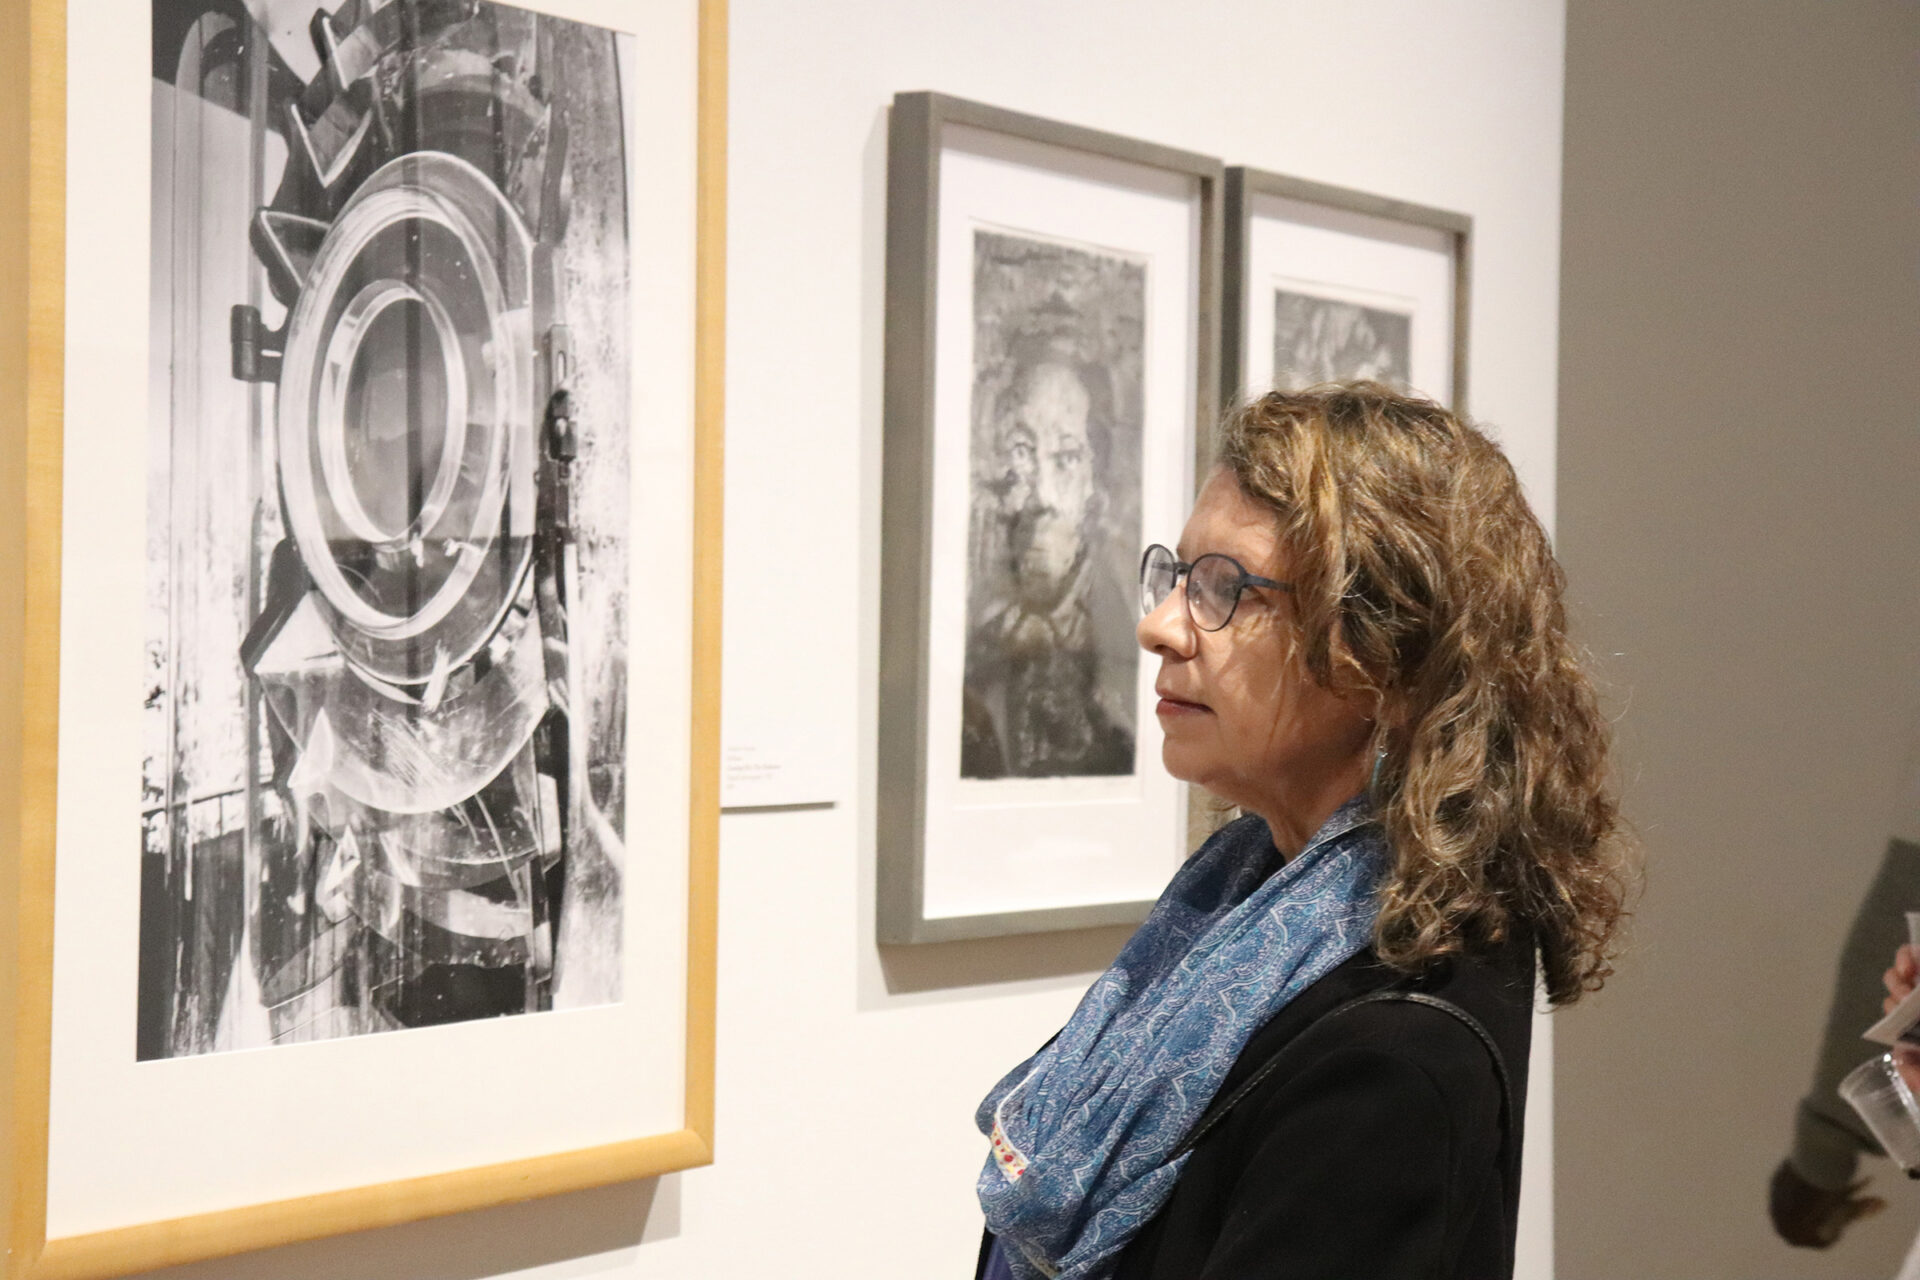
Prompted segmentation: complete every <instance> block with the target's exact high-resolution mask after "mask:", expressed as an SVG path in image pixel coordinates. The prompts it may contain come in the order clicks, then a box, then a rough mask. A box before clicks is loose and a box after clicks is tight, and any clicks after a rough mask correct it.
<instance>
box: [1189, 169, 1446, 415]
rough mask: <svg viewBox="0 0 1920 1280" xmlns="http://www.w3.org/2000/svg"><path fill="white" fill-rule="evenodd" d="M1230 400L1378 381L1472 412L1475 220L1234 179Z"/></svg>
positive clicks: (1382, 200)
mask: <svg viewBox="0 0 1920 1280" xmlns="http://www.w3.org/2000/svg"><path fill="white" fill-rule="evenodd" d="M1226 220H1227V248H1226V289H1225V294H1226V311H1225V316H1224V322H1223V326H1222V341H1221V351H1222V356H1223V359H1224V362H1225V363H1224V365H1223V378H1222V381H1223V383H1224V385H1225V387H1226V390H1227V393H1228V394H1229V395H1257V394H1259V393H1261V392H1264V391H1266V390H1267V389H1269V388H1270V387H1299V386H1308V385H1311V384H1313V383H1316V382H1331V381H1334V380H1337V379H1350V378H1373V379H1376V380H1378V381H1381V382H1386V383H1389V384H1391V385H1394V386H1397V387H1401V388H1403V389H1407V390H1413V391H1418V392H1421V393H1422V394H1425V395H1427V396H1430V397H1432V398H1433V399H1435V400H1437V401H1439V402H1440V403H1441V404H1444V405H1446V406H1448V407H1449V408H1451V409H1453V410H1454V411H1455V412H1456V413H1463V412H1465V410H1466V394H1467V303H1468V279H1469V266H1470V252H1471V248H1472V237H1473V220H1472V219H1471V218H1469V217H1467V216H1466V215H1465V214H1460V213H1452V212H1449V211H1447V210H1445V209H1433V208H1428V207H1427V206H1425V205H1418V204H1412V203H1409V202H1407V201H1404V200H1392V199H1388V198H1387V197H1384V196H1377V195H1371V194H1368V193H1367V192H1364V191H1351V190H1348V189H1347V188H1345V187H1332V186H1327V185H1325V184H1324V183H1318V182H1308V181H1305V180H1303V179H1300V178H1290V177H1284V176H1282V175H1280V174H1275V173H1266V172H1263V171H1261V170H1259V169H1245V168H1239V167H1235V168H1231V169H1228V170H1227V201H1226Z"/></svg>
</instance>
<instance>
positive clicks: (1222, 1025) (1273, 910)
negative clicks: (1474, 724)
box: [976, 793, 1388, 1280]
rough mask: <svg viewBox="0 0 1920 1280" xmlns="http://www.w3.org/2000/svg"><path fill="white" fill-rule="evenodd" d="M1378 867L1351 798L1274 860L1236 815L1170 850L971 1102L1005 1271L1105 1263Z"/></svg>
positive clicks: (1347, 938) (1372, 895)
mask: <svg viewBox="0 0 1920 1280" xmlns="http://www.w3.org/2000/svg"><path fill="white" fill-rule="evenodd" d="M1387 862H1388V859H1387V850H1386V842H1385V839H1384V837H1383V836H1382V835H1381V832H1380V827H1379V825H1378V824H1377V823H1376V822H1374V821H1373V815H1372V808H1371V804H1370V802H1369V800H1368V798H1367V796H1366V795H1365V794H1364V793H1362V794H1361V795H1359V796H1356V797H1355V798H1354V799H1352V800H1349V801H1348V802H1347V803H1346V804H1344V805H1342V806H1341V807H1340V808H1339V809H1338V810H1337V811H1336V812H1335V813H1334V815H1333V816H1332V817H1331V818H1329V819H1328V820H1327V822H1326V824H1325V825H1324V826H1322V827H1321V828H1320V830H1319V831H1318V832H1316V833H1315V834H1314V837H1313V839H1312V840H1310V841H1308V842H1307V847H1306V848H1305V849H1303V850H1301V852H1300V856H1298V857H1297V858H1294V859H1293V860H1292V861H1291V862H1287V863H1285V864H1284V865H1282V864H1281V858H1280V854H1279V852H1278V851H1277V850H1276V849H1275V848H1274V847H1273V841H1272V838H1271V836H1270V835H1269V833H1268V830H1267V824H1266V823H1265V822H1264V821H1263V820H1261V819H1259V818H1253V817H1249V818H1243V819H1241V820H1240V821H1238V822H1234V823H1231V824H1229V825H1228V826H1226V827H1225V828H1223V829H1221V830H1220V831H1218V832H1216V833H1215V834H1214V836H1213V838H1212V839H1210V840H1208V841H1207V842H1206V844H1204V845H1202V846H1201V847H1200V851H1199V852H1198V853H1196V854H1194V855H1193V857H1192V858H1190V859H1188V860H1187V863H1186V865H1184V866H1183V867H1181V868H1180V870H1179V871H1178V872H1177V873H1176V874H1175V875H1174V877H1173V880H1172V882H1171V883H1170V884H1169V885H1168V886H1167V889H1166V892H1165V893H1163V894H1161V895H1160V900H1159V901H1158V902H1157V903H1155V904H1154V907H1153V911H1152V912H1151V913H1150V914H1149V915H1148V916H1147V919H1146V923H1144V924H1142V925H1141V926H1140V930H1139V932H1137V933H1135V934H1134V935H1133V937H1132V939H1130V940H1129V941H1128V943H1127V945H1126V946H1125V947H1123V948H1122V949H1121V951H1120V956H1119V958H1118V959H1116V960H1115V961H1114V962H1113V967H1112V968H1110V969H1108V970H1107V971H1106V972H1105V973H1103V974H1101V975H1100V977H1099V978H1098V979H1097V980H1096V981H1095V982H1094V984H1093V986H1092V987H1091V988H1089V989H1088V991H1087V994H1086V996H1085V997H1084V998H1083V999H1082V1000H1081V1001H1080V1007H1079V1008H1078V1009H1076V1010H1074V1013H1073V1016H1072V1017H1071V1018H1069V1019H1068V1020H1067V1025H1066V1026H1065V1027H1063V1028H1062V1029H1061V1031H1060V1034H1059V1035H1058V1036H1056V1037H1054V1039H1053V1042H1052V1043H1051V1044H1048V1045H1047V1046H1046V1047H1045V1048H1043V1049H1041V1050H1040V1052H1038V1053H1036V1054H1034V1055H1033V1057H1031V1058H1029V1059H1027V1061H1025V1062H1023V1063H1021V1064H1020V1065H1019V1066H1017V1067H1015V1068H1014V1069H1013V1070H1012V1071H1010V1072H1009V1073H1007V1076H1006V1078H1005V1079H1003V1080H1001V1081H1000V1083H999V1084H997V1085H995V1086H994V1087H993V1089H992V1091H991V1092H990V1093H988V1094H987V1097H986V1100H985V1101H983V1102H982V1103H981V1104H980V1111H979V1114H978V1115H977V1117H976V1120H977V1122H978V1123H979V1125H980V1131H981V1132H982V1133H984V1134H986V1135H987V1136H988V1138H989V1140H990V1143H991V1151H990V1153H989V1155H988V1157H987V1164H986V1167H985V1168H984V1169H982V1170H981V1172H980V1182H979V1193H980V1207H981V1209H982V1210H984V1211H985V1213H986V1217H987V1227H988V1229H989V1230H991V1231H992V1232H993V1233H994V1234H995V1235H996V1236H998V1237H999V1239H1000V1243H1001V1245H1002V1248H1003V1250H1004V1252H1005V1255H1006V1259H1007V1262H1008V1264H1009V1266H1010V1267H1011V1269H1012V1271H1013V1275H1014V1277H1015V1280H1042V1278H1043V1277H1058V1280H1096V1278H1097V1277H1101V1276H1106V1275H1109V1274H1111V1272H1112V1269H1113V1267H1114V1266H1115V1265H1116V1264H1117V1262H1118V1258H1119V1253H1120V1250H1121V1249H1123V1248H1125V1247H1126V1244H1127V1242H1128V1241H1130V1240H1132V1239H1133V1237H1134V1235H1135V1234H1136V1233H1138V1232H1139V1230H1140V1228H1141V1227H1143V1226H1145V1225H1146V1223H1147V1221H1148V1220H1149V1219H1151V1218H1152V1217H1153V1215H1154V1214H1155V1213H1157V1212H1158V1211H1159V1209H1160V1206H1161V1205H1163V1204H1164V1203H1166V1200H1167V1197H1168V1196H1169V1195H1171V1194H1172V1193H1173V1185H1174V1183H1175V1181H1176V1180H1177V1179H1178V1178H1179V1176H1180V1168H1181V1166H1182V1165H1183V1164H1184V1163H1185V1162H1186V1158H1185V1157H1184V1156H1183V1157H1181V1159H1180V1160H1179V1161H1177V1162H1174V1163H1171V1164H1169V1163H1168V1162H1167V1157H1168V1156H1169V1155H1170V1154H1171V1153H1172V1152H1173V1149H1174V1148H1175V1147H1176V1146H1178V1145H1179V1143H1180V1141H1181V1139H1183V1138H1184V1137H1186V1135H1187V1131H1188V1130H1189V1129H1191V1128H1192V1127H1193V1125H1194V1123H1195V1122H1196V1121H1197V1120H1198V1119H1199V1118H1200V1115H1201V1113H1202V1112H1204V1111H1205V1110H1206V1108H1207V1104H1208V1103H1210V1102H1211V1101H1213V1096H1214V1094H1216V1093H1217V1092H1219V1089H1220V1082H1221V1081H1222V1080H1224V1079H1225V1078H1226V1075H1227V1070H1228V1068H1230V1067H1232V1066H1233V1063H1234V1059H1235V1058H1237V1057H1238V1056H1239V1055H1240V1050H1241V1049H1242V1048H1244V1047H1245V1046H1246V1043H1247V1041H1248V1039H1250V1038H1251V1037H1252V1035H1253V1033H1254V1032H1255V1031H1257V1030H1259V1029H1260V1027H1261V1026H1262V1025H1263V1024H1265V1023H1266V1021H1267V1020H1268V1019H1269V1018H1271V1017H1272V1016H1273V1015H1274V1013H1275V1012H1276V1011H1278V1010H1279V1009H1280V1008H1281V1007H1282V1006H1283V1005H1285V1004H1286V1003H1287V1002H1288V1001H1290V1000H1292V999H1293V998H1294V997H1295V996H1297V995H1299V994H1300V993H1301V992H1302V991H1305V990H1306V989H1307V988H1308V987H1310V986H1312V985H1313V984H1314V983H1315V982H1316V981H1318V980H1319V979H1320V978H1321V977H1322V976H1324V975H1325V974H1326V973H1327V972H1328V971H1329V970H1331V969H1333V968H1334V967H1335V966H1337V965H1338V964H1340V963H1341V962H1342V961H1344V960H1346V959H1348V958H1350V957H1351V956H1353V955H1355V954H1356V953H1358V952H1359V951H1360V950H1361V949H1362V948H1364V947H1365V946H1366V945H1367V944H1368V942H1369V941H1370V939H1371V935H1372V932H1373V921H1374V917H1375V916H1376V915H1377V914H1378V911H1379V905H1378V903H1377V901H1376V897H1377V890H1378V888H1379V885H1380V880H1381V877H1382V876H1383V875H1384V874H1385V871H1386V869H1387Z"/></svg>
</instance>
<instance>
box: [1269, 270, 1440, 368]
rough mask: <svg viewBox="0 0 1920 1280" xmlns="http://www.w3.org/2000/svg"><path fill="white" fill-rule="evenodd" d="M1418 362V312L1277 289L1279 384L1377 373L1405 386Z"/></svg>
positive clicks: (1276, 362) (1275, 337)
mask: <svg viewBox="0 0 1920 1280" xmlns="http://www.w3.org/2000/svg"><path fill="white" fill-rule="evenodd" d="M1412 364H1413V313H1412V308H1411V305H1410V304H1409V306H1408V308H1407V309H1406V310H1393V309H1389V308H1386V307H1378V306H1367V305H1365V304H1363V303H1359V302H1350V301H1347V300H1344V299H1341V298H1333V297H1326V296H1324V295H1321V294H1316V293H1308V292H1303V291H1300V290H1297V289H1293V288H1289V287H1287V286H1285V285H1276V286H1275V287H1274V290H1273V385H1274V386H1275V387H1277V388H1280V389H1282V390H1287V391H1293V390H1298V389H1299V388H1301V387H1310V386H1313V385H1314V384H1316V383H1321V382H1334V381H1338V380H1344V379H1351V378H1371V379H1373V380H1374V381H1376V382H1384V383H1387V384H1388V385H1389V386H1394V387H1400V388H1405V387H1407V386H1409V385H1410V383H1409V377H1410V374H1411V370H1412Z"/></svg>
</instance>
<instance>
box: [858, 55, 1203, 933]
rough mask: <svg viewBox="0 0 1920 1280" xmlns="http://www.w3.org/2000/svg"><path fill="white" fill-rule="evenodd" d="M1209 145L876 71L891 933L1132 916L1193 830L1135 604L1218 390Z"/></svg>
mask: <svg viewBox="0 0 1920 1280" xmlns="http://www.w3.org/2000/svg"><path fill="white" fill-rule="evenodd" d="M1221 172H1222V170H1221V168H1220V165H1219V163H1218V162H1217V161H1215V160H1212V159H1209V158H1207V157H1205V156H1199V155H1193V154H1190V153H1188V152H1184V151H1176V150H1173V149H1171V148H1167V147H1160V146H1155V145H1152V144H1149V143H1145V142H1139V141H1134V140H1132V139H1127V138H1120V137H1115V136H1113V135H1111V134H1106V133H1099V132H1095V131H1093V130H1090V129H1084V128H1079V127H1076V126H1072V125H1066V124H1060V123H1056V122H1053V121H1048V120H1040V119H1036V118H1034V117H1031V116H1024V115H1019V114H1015V113H1013V112H1009V111H1003V110H999V109H996V108H993V107H987V106H982V105H980V104H978V103H972V102H965V101H962V100H959V99H956V98H950V97H945V96H942V95H939V94H931V93H910V94H902V95H900V96H898V97H896V98H895V99H894V103H893V112H892V118H891V123H890V127H889V172H888V207H887V335H886V396H885V399H886V429H885V455H886V456H885V501H884V514H883V516H882V527H883V553H882V560H883V563H882V586H881V646H880V647H881V653H880V670H881V676H880V682H881V687H880V725H879V755H880V778H879V814H878V817H879V866H878V877H877V879H878V888H879V902H878V925H879V936H880V939H881V941H883V942H892V943H914V942H929V941H941V940H948V939H956V938H973V937H989V936H995V935H1001V934H1008V933H1017V932H1030V931H1037V930H1046V929H1063V928H1077V927H1085V926H1091V925H1097V924H1113V923H1122V922H1127V921H1136V920H1139V919H1141V918H1143V917H1144V915H1145V913H1146V909H1147V908H1148V907H1149V906H1150V905H1151V904H1152V901H1153V899H1154V898H1155V897H1157V896H1158V894H1159V892H1160V890H1161V889H1162V888H1163V887H1164V885H1165V883H1166V880H1167V877H1168V876H1169V875H1170V874H1171V873H1172V871H1173V870H1174V868H1175V867H1176V866H1178V863H1179V859H1180V857H1181V856H1182V855H1183V854H1184V853H1185V852H1186V843H1185V841H1186V803H1187V801H1186V793H1185V788H1184V787H1182V786H1181V785H1180V784H1178V783H1176V782H1175V781H1174V780H1173V779H1172V778H1171V777H1169V776H1168V775H1167V774H1166V772H1165V770H1164V769H1163V768H1162V767H1161V764H1160V751H1159V737H1158V733H1157V731H1156V729H1155V726H1154V723H1153V713H1152V705H1153V704H1152V683H1153V675H1154V672H1153V669H1152V665H1151V663H1149V662H1148V661H1147V660H1146V659H1145V657H1144V655H1142V654H1141V652H1140V650H1139V648H1138V647H1137V646H1136V644H1135V642H1134V623H1135V620H1136V619H1137V617H1138V608H1137V604H1136V601H1137V598H1138V587H1137V581H1138V576H1137V575H1138V571H1139V557H1140V554H1141V550H1142V548H1143V547H1144V546H1145V544H1146V543H1148V542H1152V541H1154V540H1156V539H1162V540H1164V539H1168V538H1171V537H1172V536H1174V535H1175V534H1176V533H1177V531H1178V529H1179V527H1180V524H1181V522H1182V521H1183V520H1184V519H1185V517H1186V510H1187V506H1188V504H1189V503H1190V501H1191V499H1192V494H1193V486H1194V479H1195V475H1196V470H1197V465H1198V464H1197V459H1198V458H1199V457H1201V456H1203V454H1204V450H1205V448H1206V437H1207V432H1206V428H1207V425H1208V424H1209V423H1210V422H1211V421H1212V418H1213V416H1214V413H1215V412H1216V409H1217V402H1218V395H1217V390H1216V377H1217V369H1218V363H1217V359H1218V357H1217V351H1216V336H1215V334H1216V316H1217V315H1218V297H1219V292H1218V291H1219V275H1218V262H1219V252H1220V250H1219V244H1220V231H1219V229H1220V218H1221V211H1220V185H1221Z"/></svg>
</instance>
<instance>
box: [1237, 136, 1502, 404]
mask: <svg viewBox="0 0 1920 1280" xmlns="http://www.w3.org/2000/svg"><path fill="white" fill-rule="evenodd" d="M1254 196H1280V197H1282V198H1283V199H1288V200H1298V201H1300V202H1301V203H1303V204H1318V205H1325V206H1326V207H1328V208H1331V209H1344V210H1346V211H1348V212H1350V213H1361V214H1366V215H1368V216H1370V217H1375V218H1384V219H1386V220H1387V221H1389V222H1404V223H1409V224H1411V225H1413V226H1416V227H1430V228H1432V229H1433V230H1435V231H1441V232H1445V233H1446V234H1448V235H1450V236H1452V237H1453V403H1452V404H1450V405H1448V406H1447V407H1448V408H1450V409H1452V410H1453V411H1454V412H1455V413H1457V414H1459V415H1461V416H1462V417H1464V416H1466V413H1467V372H1468V362H1467V347H1468V343H1467V337H1468V328H1469V326H1468V320H1469V318H1470V316H1471V311H1470V307H1469V304H1470V303H1471V301H1472V288H1471V285H1472V280H1473V219H1472V218H1471V217H1469V216H1468V215H1466V214H1464V213H1454V212H1452V211H1451V210H1447V209H1435V208H1432V207H1431V206H1428V205H1424V204H1414V203H1413V202H1412V201H1409V200H1395V199H1392V198H1391V197H1388V196H1376V195H1372V194H1370V193H1368V192H1365V191H1354V190H1352V189H1350V188H1347V187H1335V186H1330V185H1328V184H1327V183H1324V182H1309V181H1308V180H1307V179H1305V178H1290V177H1287V176H1285V175H1284V174H1278V173H1268V172H1267V171H1265V170H1264V169H1251V168H1248V167H1246V166H1245V165H1234V166H1232V167H1231V168H1229V169H1228V170H1227V198H1226V222H1227V231H1226V241H1227V243H1226V262H1225V273H1226V275H1225V280H1226V285H1225V294H1226V306H1225V308H1224V310H1223V312H1222V315H1221V325H1220V329H1221V333H1220V385H1221V387H1222V388H1223V389H1224V393H1225V394H1226V396H1227V397H1228V398H1229V399H1230V400H1235V401H1237V400H1238V399H1239V397H1240V396H1241V395H1242V394H1243V392H1242V390H1241V387H1240V383H1241V372H1242V365H1243V363H1244V361H1245V359H1246V345H1247V340H1246V333H1247V329H1246V325H1247V237H1248V227H1249V224H1250V222H1251V220H1252V205H1253V200H1252V197H1254Z"/></svg>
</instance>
